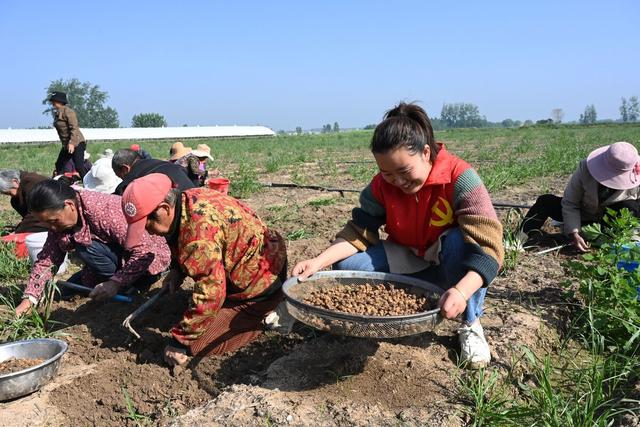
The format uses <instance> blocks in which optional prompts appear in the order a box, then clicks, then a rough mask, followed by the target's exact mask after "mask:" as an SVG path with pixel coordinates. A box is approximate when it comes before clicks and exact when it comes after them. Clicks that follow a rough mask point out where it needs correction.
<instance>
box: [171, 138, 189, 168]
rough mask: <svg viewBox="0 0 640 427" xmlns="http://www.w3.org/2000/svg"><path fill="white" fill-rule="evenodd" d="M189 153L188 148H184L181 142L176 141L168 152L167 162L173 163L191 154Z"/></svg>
mask: <svg viewBox="0 0 640 427" xmlns="http://www.w3.org/2000/svg"><path fill="white" fill-rule="evenodd" d="M191 151H192V150H191V148H190V147H185V146H184V144H183V143H182V142H180V141H178V142H176V143H174V144H173V145H172V146H171V149H170V150H169V156H170V157H169V161H170V162H174V163H175V162H177V161H178V160H180V159H182V158H183V157H185V156H187V155H189V154H191Z"/></svg>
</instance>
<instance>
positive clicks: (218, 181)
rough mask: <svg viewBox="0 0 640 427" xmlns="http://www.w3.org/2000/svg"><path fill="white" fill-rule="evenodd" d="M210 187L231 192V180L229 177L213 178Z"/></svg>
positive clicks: (225, 192)
mask: <svg viewBox="0 0 640 427" xmlns="http://www.w3.org/2000/svg"><path fill="white" fill-rule="evenodd" d="M208 185H209V188H211V189H212V190H216V191H219V192H221V193H222V194H227V193H228V192H229V180H228V179H227V178H211V179H210V180H209V184H208Z"/></svg>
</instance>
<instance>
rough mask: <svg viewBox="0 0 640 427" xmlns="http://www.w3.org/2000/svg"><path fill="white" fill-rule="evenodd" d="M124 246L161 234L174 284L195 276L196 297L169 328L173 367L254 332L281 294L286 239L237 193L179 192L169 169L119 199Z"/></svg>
mask: <svg viewBox="0 0 640 427" xmlns="http://www.w3.org/2000/svg"><path fill="white" fill-rule="evenodd" d="M122 210H123V211H124V214H125V217H126V219H127V222H128V223H129V228H128V231H127V240H126V243H125V246H126V247H134V246H136V245H137V244H138V242H139V240H140V239H141V238H142V236H143V235H144V234H145V229H146V230H147V231H148V232H149V233H150V234H157V235H164V236H165V237H166V239H167V242H168V244H169V247H170V248H171V252H172V257H173V258H172V265H173V266H176V267H178V268H179V270H177V269H176V270H173V271H172V272H171V273H170V274H171V276H170V277H171V279H170V281H171V282H172V283H170V286H171V287H172V288H175V287H176V286H179V285H180V284H181V283H182V281H183V280H184V277H185V276H189V277H191V278H193V280H194V281H195V285H194V289H193V296H192V302H191V304H190V306H189V308H188V309H187V311H186V312H185V313H184V315H183V318H182V320H181V321H180V323H179V324H178V325H176V326H174V327H173V329H172V330H171V332H172V334H173V337H174V338H175V343H174V344H172V345H169V346H167V347H166V348H165V350H164V358H165V361H166V362H167V363H168V364H169V365H176V364H183V363H185V362H186V361H187V358H188V355H193V356H195V355H200V356H206V355H212V354H222V353H225V352H227V351H233V350H236V349H238V348H240V347H242V346H244V345H246V344H248V343H249V342H251V341H253V340H254V339H255V338H257V337H258V336H259V335H260V333H261V332H262V320H263V318H264V317H265V316H266V315H267V314H268V313H269V312H271V311H272V310H274V309H275V308H276V306H277V305H278V303H279V302H280V301H281V300H282V292H281V290H280V288H281V286H282V282H283V281H284V279H285V277H286V269H287V266H286V264H287V262H286V261H287V258H286V257H287V254H286V246H285V243H284V240H283V239H282V237H281V236H280V235H279V234H278V233H276V232H275V231H272V230H269V229H268V228H267V226H266V225H265V224H264V223H263V222H262V221H261V220H260V218H258V216H257V215H256V214H255V213H254V212H253V211H252V210H251V209H249V208H248V207H247V206H245V205H244V204H242V203H241V202H239V201H238V200H236V199H235V198H233V197H230V196H227V195H224V194H222V193H219V192H217V191H215V190H212V189H209V188H194V189H189V190H185V191H182V192H181V191H180V190H179V189H177V188H174V185H173V183H172V182H171V180H170V179H169V178H168V177H167V176H166V175H164V174H158V173H153V174H150V175H147V176H145V177H142V178H138V179H136V180H135V181H133V182H132V183H131V184H130V185H129V186H128V187H127V189H126V190H125V192H124V194H123V197H122Z"/></svg>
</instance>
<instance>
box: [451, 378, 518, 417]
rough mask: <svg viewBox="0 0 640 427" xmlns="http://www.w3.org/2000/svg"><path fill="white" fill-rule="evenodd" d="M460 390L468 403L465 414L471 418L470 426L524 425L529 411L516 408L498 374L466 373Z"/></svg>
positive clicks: (460, 379) (460, 382)
mask: <svg viewBox="0 0 640 427" xmlns="http://www.w3.org/2000/svg"><path fill="white" fill-rule="evenodd" d="M458 387H459V389H460V392H461V395H462V396H463V403H465V406H463V407H462V412H463V413H465V414H466V415H467V417H468V418H469V425H472V426H474V427H481V426H491V425H505V426H507V425H512V426H516V425H524V424H522V422H523V420H524V418H525V417H526V416H527V415H528V414H529V411H528V410H527V408H526V407H523V406H518V405H515V404H514V401H513V398H512V397H511V396H510V394H509V393H508V390H507V387H506V386H505V384H504V383H502V382H501V381H500V375H499V373H498V371H497V370H491V371H488V370H486V369H479V370H478V371H477V372H468V373H464V374H462V375H460V376H459V377H458Z"/></svg>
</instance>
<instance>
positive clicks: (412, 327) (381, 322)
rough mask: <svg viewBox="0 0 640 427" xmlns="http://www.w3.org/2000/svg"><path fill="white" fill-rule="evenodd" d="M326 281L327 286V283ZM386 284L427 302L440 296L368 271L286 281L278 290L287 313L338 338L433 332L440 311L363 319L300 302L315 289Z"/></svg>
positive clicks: (427, 286)
mask: <svg viewBox="0 0 640 427" xmlns="http://www.w3.org/2000/svg"><path fill="white" fill-rule="evenodd" d="M327 279H330V282H331V283H327V282H328V281H327ZM365 284H371V285H377V284H388V285H393V286H395V287H396V288H404V289H406V290H408V291H410V292H414V293H418V294H421V295H424V296H427V297H429V298H439V297H440V295H441V294H442V293H443V292H444V290H442V289H441V288H439V287H438V286H436V285H434V284H432V283H429V282H425V281H423V280H419V279H416V278H413V277H409V276H402V275H399V274H391V273H378V272H368V271H347V270H334V271H321V272H318V273H316V274H314V275H312V276H310V277H309V278H308V279H307V280H305V281H304V282H300V281H299V280H298V278H297V277H292V278H290V279H288V280H287V281H286V282H285V283H284V284H283V285H282V290H283V292H284V294H285V295H286V297H287V308H288V310H289V313H291V315H292V316H293V317H294V318H296V319H297V320H299V321H300V322H302V323H305V324H307V325H309V326H311V327H313V328H316V329H320V330H323V331H327V332H330V333H333V334H338V335H349V336H354V337H365V338H395V337H403V336H407V335H414V334H419V333H422V332H426V331H430V330H433V328H434V327H435V326H436V325H437V324H438V323H439V322H440V321H441V320H442V318H441V317H440V315H439V312H440V309H439V308H435V309H433V310H429V311H425V312H422V313H416V314H409V315H403V316H364V315H358V314H350V313H344V312H340V311H334V310H328V309H326V308H322V307H317V306H314V305H311V304H308V303H306V302H304V299H305V298H306V297H307V295H308V294H309V293H310V292H311V291H313V290H317V289H318V288H330V287H332V286H340V285H365Z"/></svg>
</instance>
